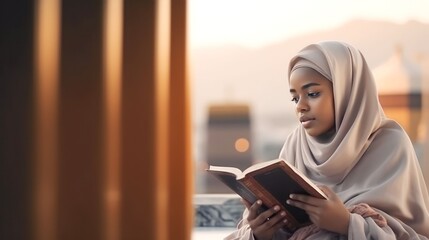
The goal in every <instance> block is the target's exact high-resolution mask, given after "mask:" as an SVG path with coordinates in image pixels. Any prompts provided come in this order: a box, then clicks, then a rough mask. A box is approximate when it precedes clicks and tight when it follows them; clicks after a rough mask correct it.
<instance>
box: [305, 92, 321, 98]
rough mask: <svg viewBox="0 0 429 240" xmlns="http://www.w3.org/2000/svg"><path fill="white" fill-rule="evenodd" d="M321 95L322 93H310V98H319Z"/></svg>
mask: <svg viewBox="0 0 429 240" xmlns="http://www.w3.org/2000/svg"><path fill="white" fill-rule="evenodd" d="M319 95H320V92H311V93H308V96H309V97H317V96H319Z"/></svg>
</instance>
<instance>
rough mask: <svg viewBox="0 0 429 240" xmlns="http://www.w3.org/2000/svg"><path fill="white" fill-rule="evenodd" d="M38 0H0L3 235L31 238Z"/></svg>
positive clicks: (0, 208) (0, 233) (0, 206)
mask: <svg viewBox="0 0 429 240" xmlns="http://www.w3.org/2000/svg"><path fill="white" fill-rule="evenodd" d="M33 20H34V1H31V0H23V1H14V0H5V1H0V194H1V197H0V239H31V232H32V223H33V221H32V208H31V205H32V187H33V186H32V176H33V173H32V171H33V157H32V156H33V155H32V153H33V140H34V133H33V111H34V109H33V99H34V92H33V89H34V81H33V80H34V79H33V76H34V62H33V59H34V58H33V56H34V51H33V50H34V46H33V37H34V28H33Z"/></svg>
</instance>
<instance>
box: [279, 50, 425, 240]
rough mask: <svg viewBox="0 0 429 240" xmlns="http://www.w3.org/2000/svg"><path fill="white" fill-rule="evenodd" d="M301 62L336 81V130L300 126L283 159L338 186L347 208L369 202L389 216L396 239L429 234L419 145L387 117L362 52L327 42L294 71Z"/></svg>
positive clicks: (305, 54) (301, 58) (300, 57)
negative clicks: (323, 134)
mask: <svg viewBox="0 0 429 240" xmlns="http://www.w3.org/2000/svg"><path fill="white" fill-rule="evenodd" d="M300 67H309V68H313V69H314V70H316V71H318V72H319V73H320V74H322V75H323V76H325V77H326V78H327V79H330V80H331V81H332V84H333V93H334V106H335V126H336V134H335V136H334V137H333V138H332V139H331V140H330V141H329V142H318V141H317V140H316V139H315V138H313V137H311V136H309V135H308V134H307V133H306V132H305V130H304V128H303V127H302V126H298V127H297V128H296V129H295V130H294V132H293V133H292V134H291V135H289V137H288V138H287V140H286V142H285V145H284V146H283V149H282V151H281V153H280V157H281V158H283V159H285V160H286V161H288V162H290V163H292V164H294V165H295V166H296V167H298V169H299V170H301V171H302V172H304V173H305V174H306V175H307V176H308V177H309V178H310V179H312V180H313V181H314V182H316V183H317V184H323V185H327V186H329V187H331V188H332V189H333V190H334V191H335V192H336V193H337V194H338V196H340V198H341V199H342V200H343V201H344V202H345V204H346V206H348V207H350V206H352V205H356V204H359V203H366V204H368V205H369V206H371V207H372V208H374V209H376V210H377V211H379V212H380V213H382V214H383V215H384V216H385V217H386V219H387V221H388V225H389V227H391V228H392V230H393V231H394V232H395V234H396V235H397V236H406V235H409V236H410V235H413V233H409V232H410V231H415V232H416V233H417V234H420V235H423V236H426V237H429V197H428V192H427V189H426V185H425V182H424V180H423V176H422V174H421V169H420V167H419V164H418V160H417V157H416V155H415V152H414V149H413V146H412V144H411V141H410V140H409V138H408V136H407V135H406V133H405V132H404V130H403V129H402V128H401V127H400V126H399V125H398V124H397V123H396V122H395V121H393V120H390V119H388V118H386V116H385V115H384V113H383V110H382V108H381V105H380V103H379V101H378V95H377V90H376V86H375V83H374V80H373V76H372V73H371V72H370V69H369V68H368V65H367V63H366V61H365V59H364V57H363V56H362V54H361V53H360V52H359V51H358V50H356V49H355V48H353V47H352V46H350V45H347V44H344V43H340V42H322V43H319V44H313V45H310V46H308V47H306V48H304V49H303V50H302V51H300V52H299V53H298V54H297V55H296V56H295V57H294V58H293V59H292V60H291V61H290V65H289V75H290V73H291V72H292V71H294V70H295V69H297V68H300ZM414 234H415V233H414Z"/></svg>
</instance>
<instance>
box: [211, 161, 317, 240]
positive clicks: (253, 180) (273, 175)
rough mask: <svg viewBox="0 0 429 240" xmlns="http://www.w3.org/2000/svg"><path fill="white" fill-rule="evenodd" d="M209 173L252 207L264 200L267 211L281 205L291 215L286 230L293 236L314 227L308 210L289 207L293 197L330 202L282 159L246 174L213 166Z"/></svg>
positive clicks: (235, 169) (245, 171)
mask: <svg viewBox="0 0 429 240" xmlns="http://www.w3.org/2000/svg"><path fill="white" fill-rule="evenodd" d="M207 171H208V172H210V173H211V174H213V175H214V176H216V177H217V178H218V179H219V180H220V181H222V182H223V183H224V184H226V185H227V186H228V187H229V188H231V189H232V190H233V191H235V192H236V193H237V194H238V195H240V196H241V197H242V198H243V199H245V200H247V201H248V202H250V203H252V204H253V203H254V202H255V201H256V200H258V199H261V200H262V203H263V208H264V209H268V208H271V207H273V206H275V205H279V206H280V207H281V210H283V211H285V212H286V214H287V218H288V224H287V226H286V230H288V231H290V232H293V231H295V230H296V229H298V228H300V227H303V226H307V225H308V224H310V223H311V222H310V219H309V217H308V215H307V213H306V212H305V211H304V210H302V209H299V208H297V207H294V206H291V205H289V204H287V203H286V200H288V199H289V195H290V194H292V193H296V194H307V195H311V196H314V197H317V198H325V199H326V195H325V194H324V193H323V192H322V191H321V190H320V189H319V188H318V187H317V186H316V185H315V184H314V183H312V182H311V180H310V179H308V178H307V177H306V176H305V175H303V174H302V173H300V172H299V171H298V169H296V168H295V167H294V166H292V165H290V164H289V163H287V162H286V161H284V160H282V159H275V160H271V161H266V162H262V163H258V164H255V165H253V166H250V167H249V168H247V169H246V170H244V171H241V170H240V169H238V168H234V167H222V166H213V165H211V166H210V167H209V169H207Z"/></svg>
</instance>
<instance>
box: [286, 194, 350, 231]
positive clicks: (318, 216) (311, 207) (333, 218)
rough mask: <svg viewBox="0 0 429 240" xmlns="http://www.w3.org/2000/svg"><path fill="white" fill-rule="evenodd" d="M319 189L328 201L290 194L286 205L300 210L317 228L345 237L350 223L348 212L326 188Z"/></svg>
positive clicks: (339, 200)
mask: <svg viewBox="0 0 429 240" xmlns="http://www.w3.org/2000/svg"><path fill="white" fill-rule="evenodd" d="M320 189H321V190H322V191H323V192H324V193H325V194H326V196H327V197H328V199H319V198H315V197H311V196H308V195H302V194H291V196H290V198H291V200H288V201H287V203H288V204H290V205H292V206H295V207H298V208H301V209H303V210H305V211H306V212H307V214H308V215H309V216H310V220H311V221H312V222H313V223H314V224H315V225H316V226H318V227H319V228H322V229H325V230H328V231H331V232H336V233H339V234H343V235H347V233H348V228H349V221H350V212H349V211H348V210H347V208H346V207H345V206H344V204H343V202H342V201H341V199H340V198H339V197H338V196H337V194H335V192H333V191H332V190H331V189H330V188H328V187H326V186H321V187H320Z"/></svg>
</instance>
